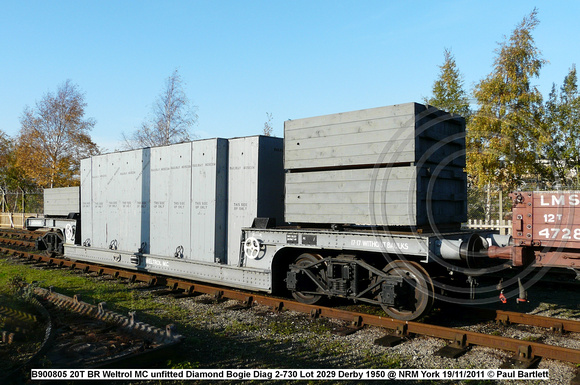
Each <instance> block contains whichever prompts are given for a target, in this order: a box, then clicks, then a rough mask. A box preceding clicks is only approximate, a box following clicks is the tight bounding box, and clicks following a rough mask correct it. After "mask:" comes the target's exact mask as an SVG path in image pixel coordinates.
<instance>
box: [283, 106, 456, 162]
mask: <svg viewBox="0 0 580 385" xmlns="http://www.w3.org/2000/svg"><path fill="white" fill-rule="evenodd" d="M464 133H465V121H464V119H463V118H461V117H458V116H454V115H451V114H448V113H445V112H443V111H441V110H438V109H436V108H434V107H427V106H424V105H422V104H418V103H406V104H397V105H394V106H388V107H379V108H372V109H366V110H360V111H352V112H344V113H339V114H332V115H325V116H318V117H313V118H305V119H297V120H289V121H286V122H284V137H285V139H284V140H285V142H284V167H285V168H286V169H289V170H296V169H317V168H330V167H351V166H356V167H360V166H365V165H367V166H373V165H393V164H395V165H396V164H402V163H406V164H410V163H423V162H429V163H435V164H439V163H441V162H444V163H445V164H447V165H451V166H456V167H465V151H464V150H465V135H464Z"/></svg>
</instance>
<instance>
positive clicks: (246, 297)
mask: <svg viewBox="0 0 580 385" xmlns="http://www.w3.org/2000/svg"><path fill="white" fill-rule="evenodd" d="M33 237H34V236H33ZM33 244H34V242H33V241H32V239H31V238H30V237H28V238H27V239H26V237H23V236H19V234H18V233H17V232H14V231H12V232H9V233H2V232H0V253H3V254H5V255H9V256H14V257H18V258H19V260H21V261H30V262H31V263H35V264H37V265H41V266H42V265H44V266H54V267H61V268H70V269H80V270H82V271H84V272H86V273H95V274H97V275H111V276H113V277H115V278H124V279H127V280H129V281H141V282H145V283H147V284H149V285H155V286H165V287H167V289H168V291H169V292H173V293H177V292H179V293H181V294H182V295H184V296H192V295H196V294H208V295H210V296H213V297H214V298H216V299H221V298H227V299H234V300H237V301H239V302H240V305H239V308H250V307H252V306H253V305H257V304H260V305H265V306H268V307H270V308H272V309H274V310H276V311H281V310H294V311H298V312H302V313H307V314H309V315H310V316H311V317H313V318H320V317H325V318H332V319H338V320H343V321H346V322H347V323H348V324H349V325H350V326H349V327H348V328H345V329H344V330H342V331H341V333H343V334H348V333H352V332H355V331H357V330H358V329H360V328H362V327H364V326H365V325H369V326H378V327H382V328H386V329H390V330H394V332H392V333H390V334H388V335H386V336H385V337H383V338H380V339H379V340H377V341H376V342H377V343H379V344H385V345H388V346H393V345H395V344H397V343H398V342H401V341H402V340H404V339H406V338H410V337H411V336H413V335H424V336H430V337H435V338H441V339H444V340H446V341H448V342H449V345H447V346H446V347H445V348H444V349H442V351H441V352H439V353H440V354H445V355H447V356H450V357H456V356H458V355H460V354H462V353H464V352H466V351H467V350H468V348H469V347H470V346H475V345H477V346H486V347H490V348H496V349H501V350H507V351H511V352H513V353H514V357H513V360H512V361H511V362H509V363H506V367H507V365H508V364H509V365H512V367H514V366H517V367H530V366H533V365H535V364H537V361H538V359H540V358H548V359H554V360H559V361H564V362H571V363H575V364H580V350H578V349H572V348H566V347H560V346H553V345H548V344H543V343H539V342H533V341H523V340H520V339H514V338H507V337H502V336H497V335H490V334H484V333H477V332H472V331H467V330H463V329H458V328H449V327H444V326H439V325H431V324H426V323H419V322H410V321H400V320H395V319H392V318H388V317H384V316H377V315H371V314H365V313H360V312H352V311H349V310H341V309H337V308H332V307H323V306H317V305H306V304H303V303H299V302H295V301H292V300H288V299H280V298H274V297H271V296H267V295H261V294H255V293H248V292H243V291H239V290H233V289H228V288H223V287H217V286H211V285H206V284H197V283H195V282H191V281H187V280H183V279H176V278H170V277H163V276H156V275H151V274H144V273H140V272H135V271H127V270H122V269H115V268H111V267H104V266H99V265H93V264H88V263H78V262H76V261H71V260H67V259H63V258H58V257H55V256H51V255H45V254H39V253H35V252H32V251H30V248H31V247H32V245H33ZM477 312H478V313H479V314H480V315H481V316H482V317H484V318H486V319H492V320H495V321H496V322H499V323H502V324H518V325H528V326H535V327H542V328H547V329H550V330H552V331H554V332H559V333H568V332H570V333H578V332H580V321H575V320H566V319H559V318H557V319H556V318H550V317H544V316H537V315H531V314H523V313H517V312H507V311H499V310H497V311H492V310H483V309H477ZM472 314H473V312H472Z"/></svg>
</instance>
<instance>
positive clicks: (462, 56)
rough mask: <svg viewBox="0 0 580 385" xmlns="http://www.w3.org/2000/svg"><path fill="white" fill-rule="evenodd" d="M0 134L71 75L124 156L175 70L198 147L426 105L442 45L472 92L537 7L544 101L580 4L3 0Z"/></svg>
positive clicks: (565, 66) (574, 30) (107, 138)
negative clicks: (320, 120) (191, 110)
mask: <svg viewBox="0 0 580 385" xmlns="http://www.w3.org/2000/svg"><path fill="white" fill-rule="evenodd" d="M0 6H1V11H0V52H1V55H2V56H1V57H2V59H1V60H0V92H1V93H2V103H0V130H3V131H4V132H6V133H7V134H9V135H10V136H16V135H17V133H18V131H19V129H20V122H19V118H20V116H21V114H22V112H23V110H24V107H25V106H26V105H29V106H34V104H35V103H36V101H38V100H39V99H41V98H42V96H43V95H44V94H45V93H46V92H48V91H51V92H53V91H55V90H56V89H57V87H58V86H59V85H60V84H61V83H63V82H64V81H65V80H67V79H70V80H72V82H73V83H75V84H77V85H78V86H79V88H80V89H81V90H82V91H83V92H84V93H85V94H86V102H87V104H88V105H87V109H86V113H87V116H88V117H93V118H95V119H96V121H97V124H96V126H95V128H94V130H93V131H92V137H93V140H94V141H95V142H97V143H98V144H99V145H100V146H103V147H105V148H107V149H108V150H109V151H111V150H115V149H118V148H120V147H121V146H120V142H121V133H123V132H125V133H127V134H130V133H131V132H132V131H133V130H135V129H136V128H137V127H138V126H139V124H140V123H141V122H142V121H143V120H144V119H145V118H146V117H147V115H148V114H149V113H150V111H151V105H152V104H153V102H154V100H155V98H156V97H157V96H158V95H159V93H160V92H161V90H162V88H163V84H164V81H165V79H166V78H167V77H168V76H170V75H171V73H172V72H173V71H174V70H175V69H178V70H179V72H180V74H181V76H182V78H183V80H184V81H185V83H186V85H185V89H186V92H187V94H188V96H189V98H190V99H191V100H192V101H193V103H194V104H195V105H196V106H197V107H198V111H197V113H198V115H199V121H198V124H197V126H196V127H195V128H194V132H195V133H196V134H197V135H198V136H199V137H200V138H211V137H225V138H228V137H235V136H246V135H255V134H260V133H261V132H262V130H263V126H264V122H265V121H266V120H267V117H266V112H269V113H272V115H273V118H274V119H273V125H274V135H276V136H283V122H284V121H285V120H287V119H299V118H305V117H310V116H317V115H323V114H330V113H336V112H344V111H351V110H357V109H363V108H372V107H379V106H386V105H391V104H397V103H406V102H411V101H417V102H420V101H422V100H423V98H424V97H428V96H430V95H431V88H432V85H433V82H434V81H435V80H436V78H437V76H438V73H439V67H438V66H439V65H441V64H442V63H443V51H444V49H445V48H448V49H450V50H451V51H452V53H453V55H454V56H455V59H456V62H457V65H458V67H459V70H460V71H461V72H462V73H463V75H464V80H465V86H466V88H467V89H468V90H469V89H471V87H472V85H473V84H474V83H476V82H478V81H479V80H481V79H482V78H483V77H485V76H486V75H487V74H489V73H490V71H491V69H492V65H493V60H494V58H495V52H494V51H495V49H496V48H497V47H498V43H499V42H501V41H503V39H504V37H505V36H509V35H510V33H511V32H512V31H513V29H514V28H515V26H516V25H517V24H518V23H519V22H520V21H521V20H522V19H523V17H524V16H526V15H528V14H529V13H530V12H531V11H532V10H533V8H534V7H537V8H538V10H539V15H538V18H539V20H540V25H539V26H538V27H537V28H536V30H535V32H534V37H535V40H536V44H537V46H538V48H539V49H540V50H541V51H542V54H543V57H544V58H545V59H547V60H548V61H549V63H548V64H547V65H546V66H545V67H544V68H543V69H542V72H541V76H540V78H539V79H538V80H537V81H536V84H537V85H538V86H539V87H540V90H541V91H542V92H543V94H544V97H547V95H548V93H549V91H550V88H551V86H552V83H556V84H557V85H560V84H561V83H562V81H563V79H564V76H565V75H566V74H567V73H568V70H569V68H570V67H571V66H572V64H574V63H576V64H578V63H580V49H579V43H578V41H579V40H580V23H579V22H578V17H579V16H580V2H578V1H557V2H554V1H552V2H550V1H536V2H533V1H508V2H505V1H485V2H484V1H480V2H472V1H405V2H403V1H340V0H339V1H336V0H335V1H281V0H270V1H251V0H245V1H225V0H224V1H220V0H215V1H209V0H206V1H200V0H197V1H196V0H189V1H121V0H118V1H90V0H83V1H78V0H77V1H2V2H0Z"/></svg>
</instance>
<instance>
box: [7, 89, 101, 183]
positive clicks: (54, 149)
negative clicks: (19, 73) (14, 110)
mask: <svg viewBox="0 0 580 385" xmlns="http://www.w3.org/2000/svg"><path fill="white" fill-rule="evenodd" d="M86 106H87V103H86V102H85V95H84V94H83V93H82V92H81V91H80V90H79V88H78V86H77V85H75V84H73V83H72V82H71V81H70V80H67V81H65V82H64V83H62V84H61V85H60V86H59V87H58V89H57V91H56V93H52V92H47V93H46V94H45V95H44V96H43V97H42V99H41V100H40V101H37V102H36V105H35V107H34V108H32V107H28V106H27V107H25V108H24V112H23V114H22V116H21V118H20V123H21V129H20V133H19V135H18V138H17V143H16V155H17V156H16V159H17V164H16V165H17V166H18V167H19V168H20V169H21V170H22V171H23V172H24V173H25V175H26V176H27V177H28V178H30V179H31V180H32V181H33V182H34V183H35V184H36V185H38V186H39V187H44V188H46V187H61V186H70V185H78V183H79V180H78V178H76V177H77V176H78V172H79V165H80V160H81V159H82V158H86V157H88V156H91V155H94V154H97V153H98V151H99V149H98V146H97V145H96V144H95V143H94V142H93V141H92V140H91V137H90V135H89V132H90V131H91V129H92V128H93V127H94V125H95V120H94V119H92V118H85V107H86Z"/></svg>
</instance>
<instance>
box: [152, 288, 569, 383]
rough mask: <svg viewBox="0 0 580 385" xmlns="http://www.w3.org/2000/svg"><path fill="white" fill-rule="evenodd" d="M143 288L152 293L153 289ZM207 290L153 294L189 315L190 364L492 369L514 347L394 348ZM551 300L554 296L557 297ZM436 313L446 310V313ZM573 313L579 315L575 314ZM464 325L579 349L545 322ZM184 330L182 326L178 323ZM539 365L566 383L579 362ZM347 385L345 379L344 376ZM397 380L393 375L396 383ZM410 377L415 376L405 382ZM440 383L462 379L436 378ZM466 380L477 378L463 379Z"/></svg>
mask: <svg viewBox="0 0 580 385" xmlns="http://www.w3.org/2000/svg"><path fill="white" fill-rule="evenodd" d="M142 295H149V294H148V293H147V292H144V293H142ZM562 296H563V297H566V296H567V297H566V303H569V305H566V306H569V309H571V310H570V311H571V312H574V310H575V307H577V306H578V304H577V303H575V302H576V298H577V297H576V295H575V294H574V293H573V292H571V293H568V294H562ZM208 299H209V297H207V296H199V297H194V298H181V299H175V298H172V297H168V296H162V297H153V300H154V301H160V302H163V303H165V304H167V305H170V306H178V307H180V308H181V309H182V310H183V311H184V314H186V316H185V319H183V320H180V321H179V322H178V324H181V325H183V326H185V329H186V330H185V333H183V334H185V335H187V337H188V341H189V342H187V343H186V344H185V345H184V349H186V350H187V351H188V354H187V359H186V360H185V361H186V363H185V364H183V363H179V362H180V361H179V360H176V361H175V362H178V363H179V364H178V366H179V365H181V366H179V367H184V368H189V367H191V368H252V369H254V368H293V369H306V368H343V369H363V368H418V369H421V368H425V369H448V368H449V369H488V368H499V367H500V365H502V363H504V362H505V361H506V360H508V359H509V358H510V357H511V356H512V354H511V353H509V352H504V351H499V350H495V349H490V348H484V347H477V346H476V347H472V348H471V349H470V350H469V351H468V352H467V353H466V354H465V355H463V356H461V357H459V358H458V359H450V358H442V357H439V356H436V355H434V352H436V351H437V350H438V349H440V348H441V347H443V346H444V345H445V341H443V340H440V339H435V338H429V337H416V338H412V339H409V340H407V341H405V342H403V343H402V344H400V345H398V346H396V347H383V346H379V345H375V344H374V341H375V340H376V339H377V338H379V337H382V336H384V335H385V332H386V331H385V330H384V329H381V328H377V327H365V328H363V329H362V330H359V331H358V332H356V333H354V334H351V335H349V336H346V337H343V336H337V335H335V334H333V333H332V331H333V329H336V328H339V327H341V326H345V324H344V323H343V322H341V321H335V320H328V319H317V320H312V319H310V318H309V317H307V316H305V315H303V314H300V313H295V312H292V311H284V312H282V313H274V312H272V311H270V310H269V309H268V308H266V307H262V306H254V307H253V308H252V309H245V310H229V309H228V307H230V306H232V305H234V304H236V303H237V302H235V301H226V302H222V303H210V304H208V303H205V302H207V301H208ZM552 299H553V296H552ZM552 302H556V303H548V302H543V301H541V302H538V303H537V304H532V305H527V306H529V307H530V306H535V308H533V309H531V311H529V312H531V313H541V314H542V315H549V314H551V313H554V311H551V310H550V309H552V310H554V309H556V312H560V310H561V309H564V305H562V304H561V303H560V302H558V301H552ZM436 317H444V316H442V315H439V316H436ZM572 318H574V317H572ZM463 328H464V329H466V330H472V331H478V332H482V333H494V334H498V333H501V334H502V335H504V336H506V337H513V338H519V339H522V340H528V341H538V342H544V343H548V344H558V345H560V346H567V347H572V348H580V336H578V335H571V334H566V335H564V336H558V335H555V334H546V331H545V329H540V328H528V327H518V326H511V327H506V326H502V325H496V324H495V323H477V324H474V325H464V326H463ZM180 331H181V329H180ZM538 368H540V369H549V371H550V380H549V381H535V382H529V383H541V384H548V383H549V384H568V383H570V381H571V379H572V378H573V377H574V371H575V365H572V364H568V363H562V362H558V361H553V360H542V361H540V363H539V366H538ZM495 382H497V383H501V384H512V383H513V384H516V383H517V384H522V383H528V382H526V381H508V380H506V381H486V382H485V383H486V384H489V383H495ZM340 383H341V384H344V383H346V382H342V381H341V382H340ZM390 383H393V382H390ZM401 383H404V384H411V383H414V382H413V381H404V382H401ZM436 383H438V384H443V383H456V382H444V381H437V382H436ZM460 383H469V384H473V383H478V382H477V381H475V382H474V381H464V382H460Z"/></svg>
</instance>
